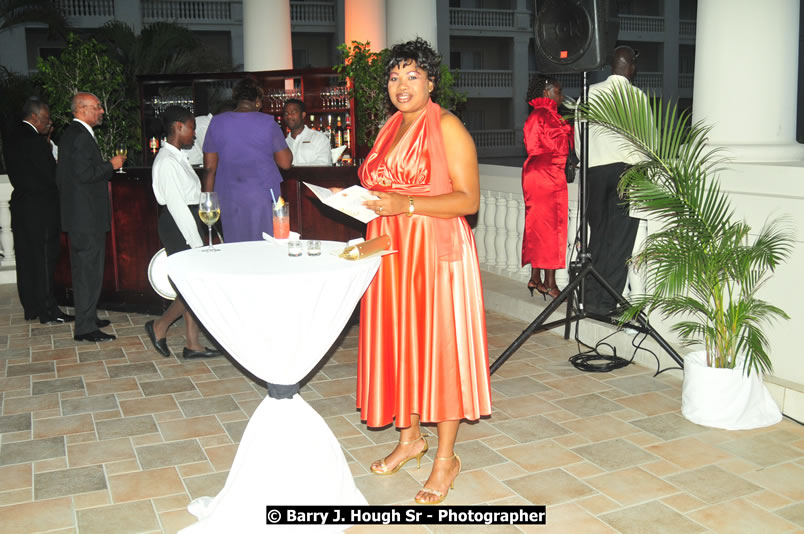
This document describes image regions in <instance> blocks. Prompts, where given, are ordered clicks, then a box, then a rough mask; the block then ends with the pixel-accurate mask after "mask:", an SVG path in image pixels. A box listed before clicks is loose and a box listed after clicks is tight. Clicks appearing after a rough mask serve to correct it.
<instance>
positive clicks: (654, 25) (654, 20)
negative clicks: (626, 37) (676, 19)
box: [618, 15, 694, 35]
mask: <svg viewBox="0 0 804 534" xmlns="http://www.w3.org/2000/svg"><path fill="white" fill-rule="evenodd" d="M618 18H619V19H620V31H621V32H637V33H646V32H655V33H662V32H664V17H649V16H645V15H619V17H618ZM693 35H694V34H693Z"/></svg>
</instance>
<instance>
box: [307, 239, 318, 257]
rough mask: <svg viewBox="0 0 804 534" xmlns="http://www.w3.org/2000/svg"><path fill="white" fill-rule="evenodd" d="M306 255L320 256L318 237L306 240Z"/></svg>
mask: <svg viewBox="0 0 804 534" xmlns="http://www.w3.org/2000/svg"><path fill="white" fill-rule="evenodd" d="M307 255H308V256H320V255H321V241H319V240H318V239H311V240H310V241H308V242H307Z"/></svg>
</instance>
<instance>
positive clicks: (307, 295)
mask: <svg viewBox="0 0 804 534" xmlns="http://www.w3.org/2000/svg"><path fill="white" fill-rule="evenodd" d="M322 245H323V246H322V248H323V250H322V254H321V256H317V257H309V256H306V255H304V256H301V257H289V256H288V255H287V245H284V244H280V243H267V242H247V243H231V244H224V245H216V246H218V247H220V249H221V251H220V252H218V253H212V254H209V253H204V252H202V251H201V250H202V249H193V250H188V251H184V252H180V253H178V254H174V255H172V256H170V257H169V258H168V273H169V275H170V278H171V280H172V281H173V283H174V284H175V285H176V288H177V289H178V290H179V293H180V294H181V295H182V297H183V298H184V299H185V301H186V302H187V304H188V306H189V307H190V308H191V309H192V311H193V313H195V315H196V316H197V317H198V319H199V320H200V322H201V323H202V324H203V325H204V327H205V328H206V329H207V330H208V331H209V333H210V334H211V335H212V336H213V337H214V338H215V339H216V340H217V341H218V342H219V343H220V344H221V346H222V347H223V348H224V349H225V350H226V352H227V353H228V354H230V355H231V356H232V357H233V358H234V359H236V360H237V361H238V362H239V363H240V364H241V365H243V367H245V368H246V369H247V370H248V371H249V372H251V373H253V374H254V375H255V376H257V377H258V378H260V379H262V380H265V381H266V382H268V383H269V384H275V385H278V387H275V388H272V387H271V386H270V385H269V391H271V390H273V393H274V394H275V395H276V394H278V395H280V396H281V395H282V394H283V393H286V394H292V392H293V391H294V389H293V387H292V385H294V384H297V383H298V382H299V381H300V380H302V379H303V378H304V377H305V376H306V375H307V374H308V373H309V372H310V371H311V370H312V369H313V367H315V365H316V364H317V363H318V361H319V360H320V359H321V357H322V356H323V355H324V354H325V353H326V352H327V350H328V349H329V348H330V346H331V345H332V343H333V342H334V341H335V340H336V339H337V337H338V335H339V334H340V333H341V331H342V330H343V327H344V326H345V325H346V322H347V321H348V319H349V317H350V316H351V314H352V312H353V311H354V308H355V305H356V304H357V302H358V300H359V299H360V297H361V296H362V295H363V293H364V291H365V290H366V288H367V287H368V285H369V284H370V283H371V280H372V279H373V277H374V275H375V273H376V272H377V269H378V268H379V265H380V261H381V259H380V257H374V258H368V259H363V260H360V261H347V260H343V259H340V258H338V257H336V256H335V255H333V254H332V251H334V250H342V249H343V247H344V244H343V243H333V242H324V243H323V244H322ZM288 391H289V392H290V393H288ZM277 392H278V393H277ZM314 504H321V505H364V504H366V500H365V498H364V497H363V495H362V494H361V493H360V491H359V490H358V489H357V487H356V486H355V484H354V480H353V478H352V474H351V472H350V470H349V467H348V465H347V463H346V460H345V458H344V456H343V452H342V450H341V447H340V444H339V443H338V441H337V439H336V438H335V436H334V435H333V434H332V432H331V431H330V429H329V427H328V426H327V424H326V422H324V420H323V419H322V418H321V416H320V415H319V414H318V413H317V412H316V411H315V410H313V409H312V407H310V405H309V404H307V403H306V402H305V401H304V400H303V399H302V398H301V397H300V396H299V395H298V394H293V395H292V398H284V399H276V398H271V397H270V396H269V397H266V398H265V399H264V400H263V401H262V402H261V403H260V405H259V406H258V407H257V410H256V411H255V412H254V414H253V415H252V416H251V419H250V421H249V423H248V425H247V427H246V429H245V432H244V433H243V437H242V439H241V441H240V445H239V447H238V450H237V454H236V456H235V459H234V462H233V464H232V467H231V470H230V471H229V476H228V478H227V480H226V484H225V485H224V488H223V489H222V490H221V492H220V493H219V494H218V495H217V496H216V497H214V498H210V497H202V498H199V499H196V500H194V501H193V502H192V503H190V506H189V507H188V509H189V511H190V512H191V513H193V515H196V516H197V517H198V518H199V522H197V523H195V524H193V525H191V526H189V527H187V528H186V529H184V530H182V532H183V533H194V534H195V533H202V532H203V533H219V532H238V533H240V532H264V531H265V529H266V506H269V505H314ZM278 528H279V529H280V530H281V529H282V528H285V529H287V526H285V527H278ZM296 528H297V527H294V529H293V530H296ZM322 529H323V530H326V528H325V527H316V530H317V531H318V532H321V531H322ZM341 529H342V527H333V528H331V529H330V530H341Z"/></svg>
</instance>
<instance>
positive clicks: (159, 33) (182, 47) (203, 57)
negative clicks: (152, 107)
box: [92, 20, 232, 94]
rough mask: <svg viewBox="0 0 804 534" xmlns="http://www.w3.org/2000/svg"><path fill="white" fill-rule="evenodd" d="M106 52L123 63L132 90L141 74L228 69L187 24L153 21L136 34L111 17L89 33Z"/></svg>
mask: <svg viewBox="0 0 804 534" xmlns="http://www.w3.org/2000/svg"><path fill="white" fill-rule="evenodd" d="M92 37H93V38H94V39H95V40H97V41H98V42H99V43H101V44H102V45H103V46H105V47H106V50H107V54H108V55H109V56H110V57H111V58H112V59H114V60H116V61H117V62H119V63H120V64H121V65H122V66H123V71H124V74H125V76H126V80H127V81H128V83H129V85H130V87H131V90H132V92H133V93H134V94H135V93H136V77H137V76H138V75H141V74H176V73H188V72H218V71H228V70H231V68H232V66H231V60H230V59H228V58H224V57H222V56H221V55H220V54H219V53H218V52H217V51H215V50H210V49H208V48H207V47H205V46H204V45H203V44H202V43H201V42H200V41H199V40H198V39H197V38H196V37H195V35H193V32H192V31H190V29H189V28H187V27H185V26H182V25H180V24H176V23H174V22H155V23H153V24H149V25H147V26H145V27H144V28H143V29H142V31H141V32H140V33H139V35H137V34H135V33H134V29H133V28H132V27H131V26H129V25H128V24H126V23H124V22H120V21H119V20H112V21H109V22H107V23H106V24H104V25H103V26H102V27H101V28H99V29H97V30H95V31H94V32H93V33H92Z"/></svg>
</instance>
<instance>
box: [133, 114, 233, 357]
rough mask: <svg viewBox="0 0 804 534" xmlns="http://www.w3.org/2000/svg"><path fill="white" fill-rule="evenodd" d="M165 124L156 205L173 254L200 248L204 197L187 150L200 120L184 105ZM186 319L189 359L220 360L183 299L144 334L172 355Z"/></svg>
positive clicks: (161, 236) (165, 241) (156, 173)
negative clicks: (170, 342) (173, 333)
mask: <svg viewBox="0 0 804 534" xmlns="http://www.w3.org/2000/svg"><path fill="white" fill-rule="evenodd" d="M162 124H163V126H164V127H165V131H166V132H167V143H165V144H164V145H162V148H160V149H159V153H158V154H157V155H156V159H155V160H154V166H153V168H152V170H151V173H152V177H153V190H154V196H155V197H156V201H157V202H158V203H159V204H160V205H161V206H165V208H166V209H164V210H163V211H162V214H161V215H160V216H159V225H158V229H159V240H160V241H161V242H162V246H164V247H165V252H166V253H167V255H168V256H170V255H171V254H175V253H176V252H181V251H183V250H187V249H190V248H198V247H200V246H202V245H203V244H204V243H203V241H202V239H201V232H202V229H201V221H200V219H199V218H198V199H199V197H200V196H201V181H200V180H199V179H198V175H196V173H195V171H193V168H192V166H191V165H190V161H189V160H188V159H187V156H186V155H185V154H183V153H182V149H188V148H190V147H192V146H193V141H194V140H195V117H193V114H192V112H191V111H190V110H189V109H187V108H183V107H181V106H168V107H167V108H166V109H165V111H164V112H163V113H162ZM181 316H184V327H185V340H186V341H187V345H186V346H185V347H184V350H183V351H182V357H183V358H184V359H191V358H210V357H213V356H219V355H220V352H219V351H217V350H215V349H209V348H205V347H204V346H203V345H201V343H200V342H199V340H198V323H197V322H196V320H195V318H194V317H193V315H192V313H190V310H189V309H188V308H187V305H186V304H185V303H184V300H183V299H182V298H181V295H179V296H177V297H176V300H174V301H173V303H172V304H171V305H170V306H169V307H168V309H167V310H165V313H163V314H162V316H161V317H160V318H159V319H157V320H156V321H148V322H147V323H145V332H146V333H147V334H148V338H149V339H150V340H151V343H152V344H153V346H154V349H156V351H157V352H158V353H160V354H161V355H162V356H165V357H166V358H167V357H170V349H169V348H168V346H167V340H166V338H167V330H168V328H170V325H171V324H173V323H174V322H175V321H176V319H178V318H179V317H181Z"/></svg>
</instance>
